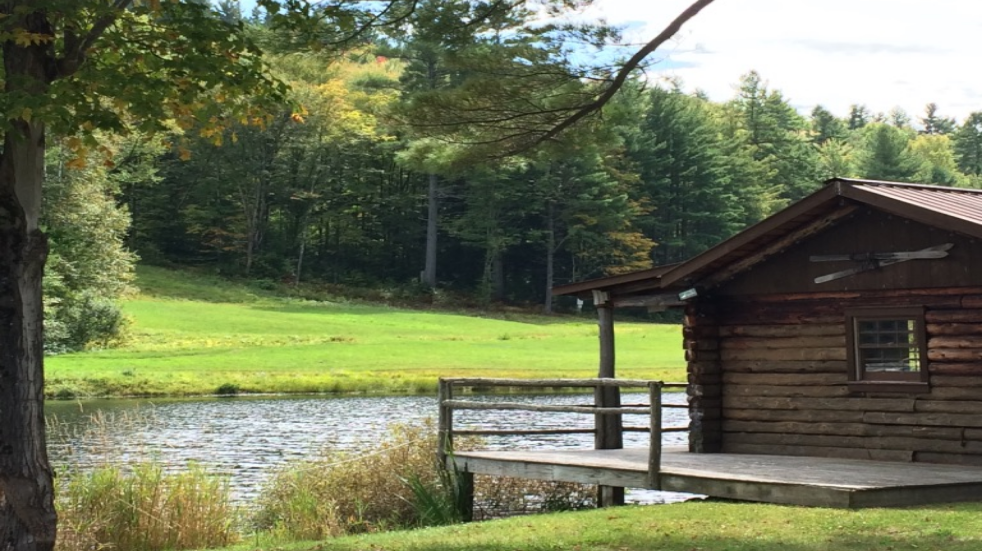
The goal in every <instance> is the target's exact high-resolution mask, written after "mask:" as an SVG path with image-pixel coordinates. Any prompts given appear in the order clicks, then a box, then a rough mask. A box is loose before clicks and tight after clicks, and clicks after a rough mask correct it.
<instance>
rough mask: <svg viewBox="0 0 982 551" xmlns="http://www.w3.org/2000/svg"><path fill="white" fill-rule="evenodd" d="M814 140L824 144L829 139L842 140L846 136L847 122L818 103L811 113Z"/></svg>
mask: <svg viewBox="0 0 982 551" xmlns="http://www.w3.org/2000/svg"><path fill="white" fill-rule="evenodd" d="M811 130H812V133H813V137H812V141H813V142H814V143H816V144H823V143H825V142H826V141H828V140H831V139H836V140H841V139H843V138H845V137H846V134H847V133H848V129H847V128H846V124H845V123H844V122H843V121H842V120H840V119H839V118H837V117H836V116H835V115H833V114H832V113H830V112H829V111H828V110H827V109H825V108H824V107H822V106H821V105H816V106H815V108H814V109H812V113H811Z"/></svg>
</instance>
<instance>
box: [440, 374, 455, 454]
mask: <svg viewBox="0 0 982 551" xmlns="http://www.w3.org/2000/svg"><path fill="white" fill-rule="evenodd" d="M450 400H453V382H451V381H449V380H447V379H440V384H439V387H438V394H437V402H438V407H439V417H438V421H437V452H436V453H437V459H438V460H439V462H440V466H441V467H446V466H447V454H448V453H450V452H452V451H453V407H452V406H449V405H447V402H449V401H450Z"/></svg>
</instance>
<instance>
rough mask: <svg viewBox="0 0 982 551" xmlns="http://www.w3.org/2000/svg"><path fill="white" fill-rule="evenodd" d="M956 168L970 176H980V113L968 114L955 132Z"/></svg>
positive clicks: (981, 167)
mask: <svg viewBox="0 0 982 551" xmlns="http://www.w3.org/2000/svg"><path fill="white" fill-rule="evenodd" d="M954 149H955V159H956V160H957V162H958V168H959V170H961V171H962V172H963V173H965V174H968V175H970V176H982V112H979V111H976V112H974V113H972V114H970V115H969V116H968V117H967V118H966V119H965V121H964V122H963V123H962V125H961V126H959V127H958V130H957V131H956V132H955V143H954Z"/></svg>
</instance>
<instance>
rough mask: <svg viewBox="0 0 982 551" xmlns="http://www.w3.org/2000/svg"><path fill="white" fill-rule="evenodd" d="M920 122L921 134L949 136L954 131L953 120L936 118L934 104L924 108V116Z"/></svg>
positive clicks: (936, 110) (936, 109)
mask: <svg viewBox="0 0 982 551" xmlns="http://www.w3.org/2000/svg"><path fill="white" fill-rule="evenodd" d="M920 122H921V126H922V127H923V129H922V130H921V133H922V134H928V135H934V134H951V133H953V132H954V131H955V119H952V118H948V117H941V116H938V104H936V103H934V102H931V103H929V104H927V105H926V106H924V116H923V117H921V118H920Z"/></svg>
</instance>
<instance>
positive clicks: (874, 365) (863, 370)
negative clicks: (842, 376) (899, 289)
mask: <svg viewBox="0 0 982 551" xmlns="http://www.w3.org/2000/svg"><path fill="white" fill-rule="evenodd" d="M846 323H847V329H848V330H847V332H846V335H847V337H846V345H847V346H848V349H849V350H848V358H849V373H850V377H849V379H850V381H851V383H850V388H851V389H853V390H859V391H864V392H866V391H881V390H882V391H899V392H927V391H928V388H927V382H928V372H927V347H926V345H925V342H924V341H925V339H924V309H923V308H880V309H863V310H851V311H849V312H847V313H846Z"/></svg>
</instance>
